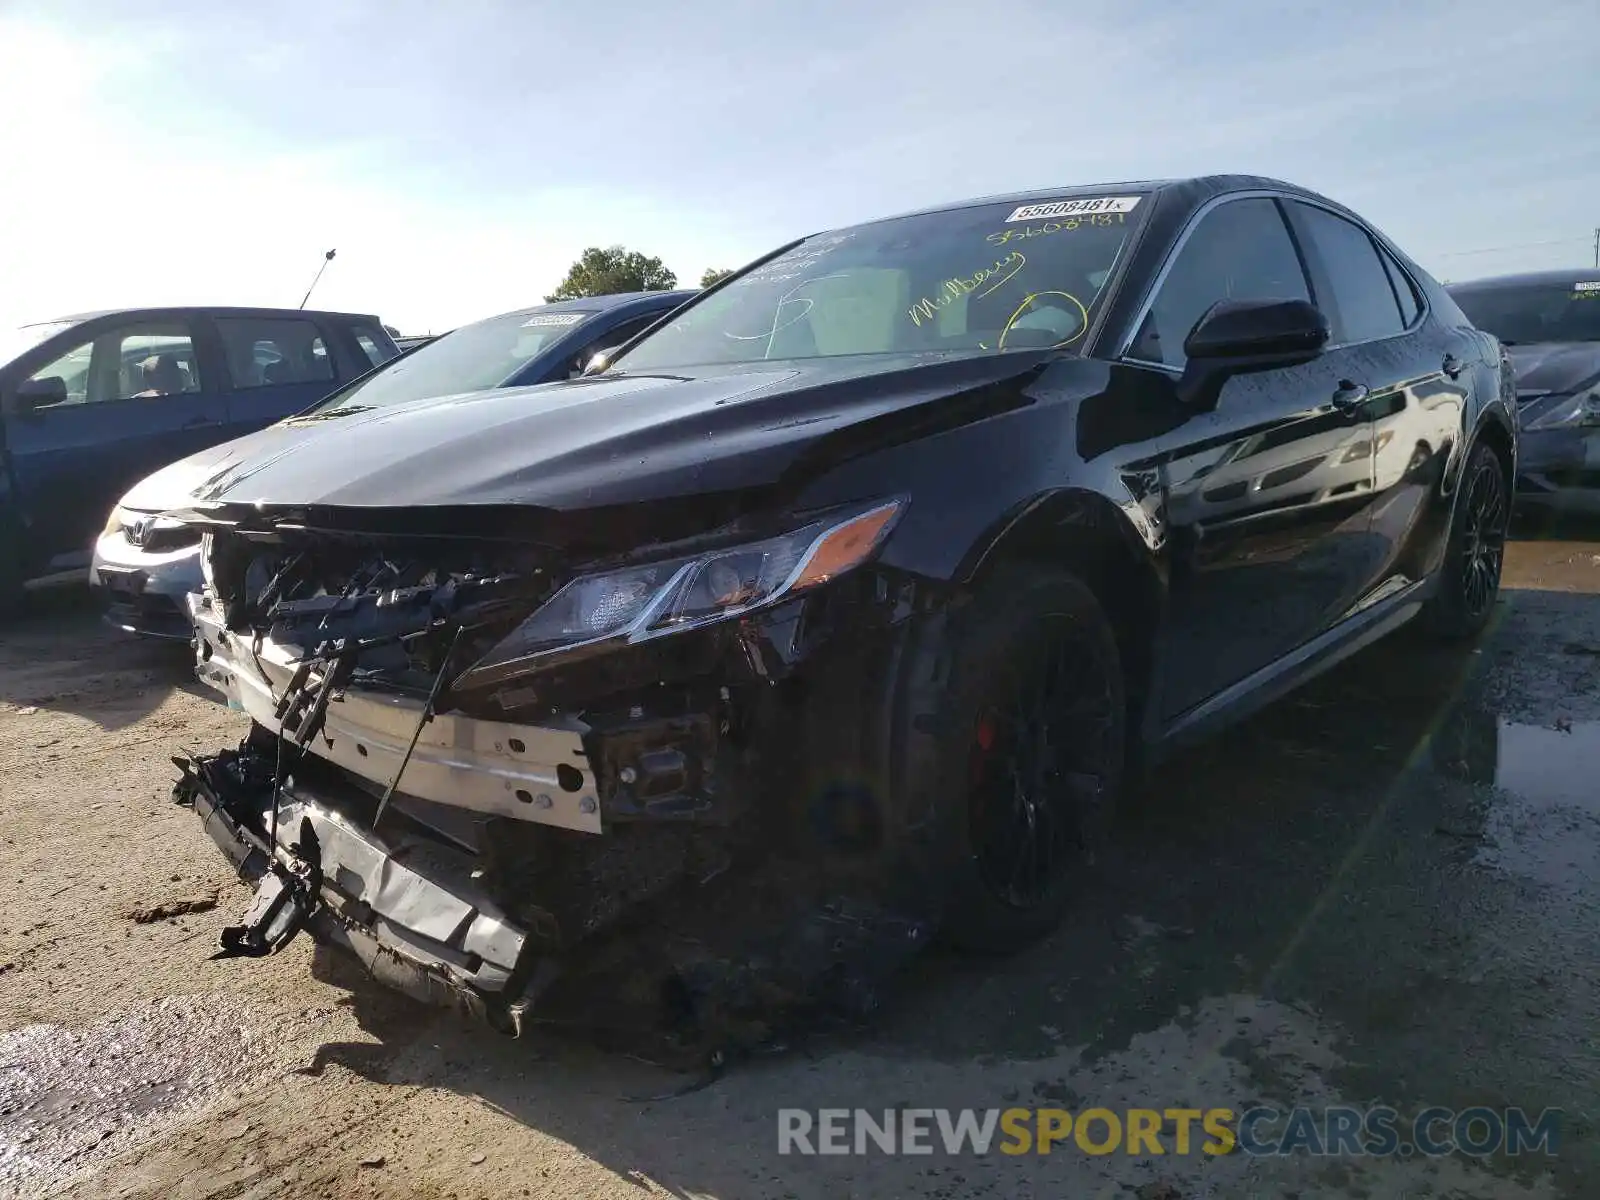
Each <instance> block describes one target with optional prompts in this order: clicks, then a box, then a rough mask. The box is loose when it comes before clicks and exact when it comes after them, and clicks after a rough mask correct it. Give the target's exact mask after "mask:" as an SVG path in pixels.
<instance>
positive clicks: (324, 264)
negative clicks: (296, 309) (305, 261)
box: [300, 250, 338, 308]
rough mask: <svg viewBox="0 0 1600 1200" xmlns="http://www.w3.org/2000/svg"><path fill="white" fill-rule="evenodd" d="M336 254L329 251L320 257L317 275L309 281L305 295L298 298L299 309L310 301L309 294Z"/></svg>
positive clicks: (333, 251)
mask: <svg viewBox="0 0 1600 1200" xmlns="http://www.w3.org/2000/svg"><path fill="white" fill-rule="evenodd" d="M337 253H338V251H337V250H329V251H328V252H327V253H326V254H324V255H323V256H322V265H321V266H320V267H318V268H317V273H316V275H315V276H314V277H313V278H312V280H311V286H310V287H308V288H307V289H306V294H305V295H304V296H302V297H300V307H301V308H304V307H305V306H306V301H307V300H309V299H311V293H312V292H313V291H314V290H315V289H316V286H317V280H319V279H321V278H322V273H323V272H324V271H326V270H327V269H328V264H329V263H331V262H332V261H333V256H334V255H335V254H337Z"/></svg>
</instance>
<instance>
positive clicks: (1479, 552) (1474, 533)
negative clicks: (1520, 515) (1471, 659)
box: [1423, 442, 1511, 641]
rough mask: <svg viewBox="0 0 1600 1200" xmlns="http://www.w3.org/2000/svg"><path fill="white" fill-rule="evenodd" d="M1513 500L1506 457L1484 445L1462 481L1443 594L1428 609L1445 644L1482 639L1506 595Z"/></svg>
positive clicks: (1431, 625) (1429, 621)
mask: <svg viewBox="0 0 1600 1200" xmlns="http://www.w3.org/2000/svg"><path fill="white" fill-rule="evenodd" d="M1510 518H1511V495H1510V491H1509V489H1508V488H1507V486H1506V475H1505V470H1504V468H1503V467H1502V466H1501V463H1500V456H1499V455H1498V454H1496V453H1495V452H1494V450H1493V448H1492V447H1490V446H1488V445H1485V444H1483V443H1481V442H1480V443H1479V444H1478V446H1477V447H1476V449H1474V450H1473V452H1472V458H1471V459H1470V460H1469V461H1468V463H1467V469H1466V472H1465V473H1464V474H1463V476H1462V479H1461V491H1460V494H1459V498H1458V500H1457V504H1456V511H1455V516H1454V518H1453V519H1452V520H1451V523H1450V541H1449V544H1448V545H1447V546H1446V547H1445V556H1444V563H1443V564H1442V565H1441V566H1440V568H1439V590H1438V592H1437V593H1436V594H1435V595H1434V597H1433V599H1431V600H1429V601H1428V604H1427V606H1426V607H1425V608H1424V609H1423V620H1424V622H1425V624H1426V627H1427V628H1428V630H1429V631H1430V632H1431V633H1433V635H1434V636H1435V637H1438V638H1440V639H1442V640H1445V641H1459V640H1462V639H1464V638H1470V637H1474V636H1476V635H1477V634H1478V633H1480V632H1482V630H1483V627H1484V626H1485V625H1487V624H1488V623H1489V616H1490V614H1491V613H1493V611H1494V602H1495V598H1496V597H1497V596H1498V595H1499V594H1500V572H1501V568H1502V567H1503V565H1504V562H1505V550H1506V529H1507V527H1508V525H1509V524H1510Z"/></svg>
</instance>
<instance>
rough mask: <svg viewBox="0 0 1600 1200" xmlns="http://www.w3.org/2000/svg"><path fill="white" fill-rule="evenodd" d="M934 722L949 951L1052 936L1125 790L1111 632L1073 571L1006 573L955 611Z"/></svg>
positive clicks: (1122, 707) (1122, 717) (994, 948)
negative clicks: (948, 864) (946, 795)
mask: <svg viewBox="0 0 1600 1200" xmlns="http://www.w3.org/2000/svg"><path fill="white" fill-rule="evenodd" d="M961 617H962V619H961V621H960V623H959V624H958V626H957V627H956V629H955V630H954V631H953V638H952V642H951V644H950V655H951V661H952V663H953V668H954V669H953V678H952V679H951V684H952V686H950V687H949V688H948V689H947V690H946V692H945V703H944V708H945V712H944V714H943V719H942V720H941V721H940V722H939V727H940V728H941V729H942V730H945V731H947V736H946V737H945V738H944V744H943V745H942V747H941V750H940V755H939V758H940V761H941V765H942V771H941V774H943V776H944V780H943V783H944V785H945V786H946V787H948V788H949V789H950V790H951V792H953V793H955V796H956V797H957V798H956V799H955V802H954V803H952V804H951V805H950V806H949V809H948V810H947V811H949V813H950V816H951V820H952V825H953V826H954V827H953V828H952V829H951V831H950V833H951V844H952V849H953V854H952V856H951V858H952V863H953V878H951V879H950V881H949V882H950V885H951V886H950V888H949V891H948V893H947V897H948V904H947V907H946V910H945V921H944V929H945V933H946V935H947V936H948V938H949V939H950V940H951V942H953V943H954V944H955V945H957V946H959V947H961V948H964V949H969V950H981V951H990V952H1008V951H1011V950H1015V949H1018V948H1020V947H1021V946H1023V945H1026V944H1027V943H1028V942H1031V941H1033V940H1034V939H1036V938H1038V937H1040V936H1042V935H1043V934H1045V933H1048V932H1049V931H1050V930H1051V929H1053V928H1054V927H1055V926H1056V925H1057V924H1058V923H1059V922H1060V920H1061V917H1062V915H1063V913H1064V912H1065V910H1066V908H1067V905H1068V904H1069V902H1070V901H1071V899H1072V896H1073V893H1074V891H1075V889H1076V886H1077V885H1078V884H1079V883H1080V881H1081V880H1082V879H1083V877H1084V875H1085V874H1086V872H1087V871H1088V869H1089V867H1090V866H1091V865H1092V863H1093V861H1094V858H1095V855H1096V852H1097V851H1098V850H1099V849H1100V847H1101V845H1102V843H1103V842H1104V840H1105V838H1106V836H1107V834H1108V832H1109V826H1110V819H1111V814H1112V811H1113V808H1114V804H1115V801H1116V798H1117V794H1118V792H1119V790H1120V788H1121V785H1122V773H1123V758H1124V738H1125V726H1126V718H1127V713H1126V699H1125V696H1124V691H1123V678H1122V668H1121V662H1120V658H1119V655H1118V650H1117V641H1116V636H1115V634H1114V633H1113V631H1112V628H1111V625H1110V622H1109V621H1107V619H1106V617H1105V614H1104V612H1103V611H1102V610H1101V607H1100V604H1099V602H1098V601H1097V600H1096V598H1095V596H1094V594H1093V592H1091V591H1090V590H1089V588H1088V587H1087V586H1085V585H1084V584H1083V583H1082V582H1081V581H1080V580H1078V579H1077V578H1075V577H1074V576H1072V575H1069V574H1066V573H1064V572H1060V571H1054V570H1042V569H1028V568H1025V567H1008V568H1005V569H1003V570H1001V571H998V572H997V573H996V574H995V576H994V577H993V578H992V579H991V580H990V581H989V582H988V584H987V585H986V586H985V587H984V588H983V589H982V591H981V592H980V593H979V595H978V596H976V597H975V598H974V601H973V603H972V604H971V605H969V606H968V607H967V609H966V610H965V612H963V613H962V614H961Z"/></svg>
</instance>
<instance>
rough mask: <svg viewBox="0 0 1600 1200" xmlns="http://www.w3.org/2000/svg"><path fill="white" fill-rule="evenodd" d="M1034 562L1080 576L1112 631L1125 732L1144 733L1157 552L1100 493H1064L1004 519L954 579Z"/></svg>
mask: <svg viewBox="0 0 1600 1200" xmlns="http://www.w3.org/2000/svg"><path fill="white" fill-rule="evenodd" d="M1017 563H1038V564H1041V565H1048V566H1051V567H1057V568H1063V569H1066V570H1069V571H1071V572H1073V573H1074V574H1076V575H1077V576H1079V577H1080V578H1081V579H1082V580H1083V582H1084V583H1085V584H1086V585H1087V586H1088V588H1089V590H1090V591H1091V592H1093V593H1094V596H1095V599H1096V600H1098V601H1099V603H1100V606H1101V608H1102V610H1103V611H1104V612H1105V615H1106V618H1107V619H1108V620H1109V621H1110V622H1111V625H1112V628H1113V629H1114V630H1115V632H1116V637H1117V650H1118V653H1119V655H1120V657H1121V659H1122V665H1123V675H1124V679H1125V687H1126V693H1127V699H1128V718H1129V720H1128V730H1129V732H1130V734H1134V735H1137V734H1138V733H1139V732H1140V731H1142V730H1143V728H1144V716H1145V709H1146V705H1147V702H1148V700H1149V699H1150V696H1151V693H1152V690H1153V688H1154V681H1155V672H1156V643H1157V636H1156V635H1157V632H1158V630H1159V628H1160V625H1161V620H1162V616H1163V613H1164V612H1165V609H1166V595H1167V583H1166V576H1165V572H1164V571H1163V570H1162V568H1161V563H1160V559H1159V557H1158V555H1157V554H1156V553H1155V551H1154V550H1152V549H1151V548H1150V546H1149V545H1148V544H1147V542H1146V540H1145V537H1144V536H1142V535H1141V532H1140V530H1139V529H1138V528H1137V527H1136V526H1135V524H1134V522H1133V520H1132V519H1130V517H1129V516H1128V514H1127V513H1126V512H1125V511H1124V510H1123V508H1122V507H1121V506H1119V505H1118V504H1117V503H1115V502H1114V501H1113V500H1111V499H1110V498H1108V497H1106V496H1104V495H1101V494H1100V493H1098V492H1093V491H1088V490H1086V489H1081V488H1064V489H1060V490H1058V491H1053V492H1048V493H1045V494H1043V495H1040V496H1037V497H1035V498H1033V499H1032V500H1030V501H1029V502H1028V503H1026V504H1024V505H1023V506H1021V507H1020V508H1019V509H1017V510H1015V511H1014V512H1013V513H1011V514H1009V515H1008V516H1007V518H1006V519H1005V520H1003V521H1001V522H1000V523H999V524H998V525H997V526H996V527H995V528H994V529H992V530H991V531H990V533H989V535H988V536H986V537H985V538H984V539H983V540H982V541H981V542H980V543H979V544H978V545H977V546H975V547H973V549H972V551H971V552H970V553H969V554H968V556H967V558H966V560H965V561H964V563H963V565H962V569H961V571H960V573H959V575H958V577H957V578H958V582H960V583H961V584H962V585H964V586H965V587H967V588H969V589H970V588H976V587H978V586H980V585H981V584H982V583H983V582H984V581H985V580H986V579H987V578H988V577H989V576H990V575H991V574H992V573H993V572H994V571H995V570H996V569H998V568H1000V567H1001V566H1002V565H1014V564H1017Z"/></svg>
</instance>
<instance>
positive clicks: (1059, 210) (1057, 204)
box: [1006, 196, 1139, 224]
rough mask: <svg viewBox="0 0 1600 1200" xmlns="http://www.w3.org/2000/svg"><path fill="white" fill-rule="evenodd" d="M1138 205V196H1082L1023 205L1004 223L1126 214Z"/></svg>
mask: <svg viewBox="0 0 1600 1200" xmlns="http://www.w3.org/2000/svg"><path fill="white" fill-rule="evenodd" d="M1138 203H1139V197H1138V196H1083V197H1079V198H1077V199H1074V200H1052V201H1050V202H1049V203H1048V204H1024V205H1023V206H1022V207H1021V208H1019V209H1017V210H1016V211H1015V212H1013V213H1012V214H1011V215H1010V216H1009V217H1007V218H1006V222H1007V223H1008V224H1009V223H1010V222H1012V221H1038V220H1041V219H1046V218H1049V217H1073V216H1078V215H1081V214H1083V213H1127V212H1132V211H1133V209H1134V206H1135V205H1137V204H1138Z"/></svg>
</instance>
